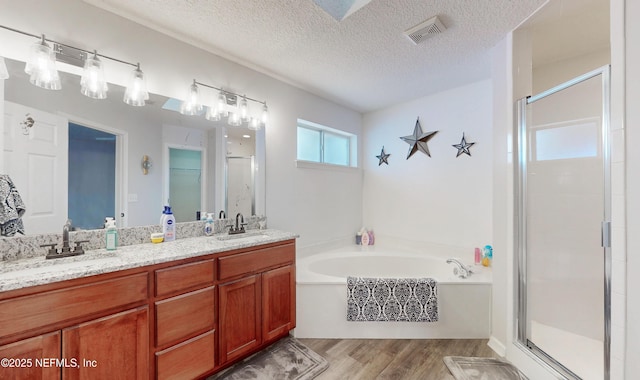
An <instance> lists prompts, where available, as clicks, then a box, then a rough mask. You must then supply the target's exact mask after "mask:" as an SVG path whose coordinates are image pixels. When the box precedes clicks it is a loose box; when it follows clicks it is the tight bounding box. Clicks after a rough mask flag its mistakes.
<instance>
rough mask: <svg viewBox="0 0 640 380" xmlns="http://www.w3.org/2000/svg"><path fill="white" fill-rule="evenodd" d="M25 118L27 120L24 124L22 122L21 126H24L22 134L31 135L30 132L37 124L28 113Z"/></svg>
mask: <svg viewBox="0 0 640 380" xmlns="http://www.w3.org/2000/svg"><path fill="white" fill-rule="evenodd" d="M24 116H25V119H24V120H23V121H22V122H20V125H21V126H22V134H23V135H29V131H30V130H31V128H32V127H33V125H34V124H35V123H36V121H35V120H33V118H32V117H31V114H29V113H27V114H26V115H24Z"/></svg>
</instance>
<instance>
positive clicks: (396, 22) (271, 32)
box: [84, 0, 545, 112]
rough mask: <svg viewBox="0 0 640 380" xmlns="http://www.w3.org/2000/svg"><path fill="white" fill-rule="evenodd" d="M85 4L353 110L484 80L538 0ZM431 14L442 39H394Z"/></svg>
mask: <svg viewBox="0 0 640 380" xmlns="http://www.w3.org/2000/svg"><path fill="white" fill-rule="evenodd" d="M84 1H85V2H87V3H90V4H93V5H95V6H98V7H100V8H103V9H105V10H108V11H111V12H113V13H116V14H118V15H120V16H123V17H125V18H128V19H131V20H132V21H135V22H137V23H140V24H143V25H146V26H148V27H150V28H152V29H155V30H157V31H159V32H162V33H166V34H168V35H171V36H173V37H176V38H178V39H181V40H183V41H185V42H187V43H192V44H194V45H197V46H199V47H201V48H205V49H207V50H209V51H211V52H212V53H214V54H217V55H220V56H222V57H225V58H228V59H230V60H233V61H235V62H238V63H240V64H243V65H246V66H248V67H251V68H253V69H256V70H258V71H261V72H263V73H266V74H269V75H271V76H274V77H276V78H278V79H282V80H285V81H287V82H288V83H291V84H294V85H296V86H298V87H301V88H303V89H305V90H308V91H310V92H312V93H315V94H318V95H320V96H322V97H325V98H328V99H331V100H333V101H336V102H338V103H341V104H344V105H345V106H347V107H350V108H353V109H355V110H358V111H361V112H366V111H371V110H376V109H380V108H383V107H387V106H390V105H393V104H397V103H401V102H405V101H408V100H412V99H416V98H419V97H422V96H425V95H429V94H432V93H436V92H439V91H443V90H446V89H449V88H453V87H456V86H459V85H463V84H466V83H470V82H473V81H477V80H481V79H484V78H489V76H490V56H489V50H490V49H491V48H492V47H493V46H494V45H495V44H496V43H497V42H499V41H500V40H502V39H503V38H504V37H505V35H506V34H507V33H508V32H509V31H511V30H512V29H514V28H515V27H516V26H518V25H519V24H520V23H521V22H522V21H523V20H525V19H526V18H527V17H528V16H529V15H530V14H531V13H533V12H534V11H535V10H536V9H537V8H538V7H540V6H541V5H542V4H543V3H544V2H545V0H473V1H469V0H372V1H370V2H369V3H368V4H365V5H364V6H362V7H361V8H359V9H357V10H355V11H353V12H352V13H350V14H348V15H347V16H346V17H344V18H343V19H342V21H338V20H337V19H336V18H334V16H332V15H330V14H329V13H328V12H326V11H325V10H324V9H323V8H322V7H320V6H319V5H318V4H317V3H316V1H314V0H261V1H257V0H256V1H249V0H243V1H239V0H84ZM353 2H354V1H350V2H349V3H353ZM320 3H322V2H320ZM356 3H360V1H356ZM436 15H437V16H439V18H440V20H441V21H442V22H443V24H444V25H445V27H446V28H447V29H446V31H444V32H443V33H441V34H437V35H434V36H431V37H429V38H427V39H426V40H424V41H423V42H421V43H419V44H418V45H416V44H414V43H413V42H412V41H411V40H410V39H409V38H408V37H406V36H405V35H404V34H403V32H404V31H405V30H406V29H409V28H411V27H413V26H415V25H417V24H419V23H420V22H422V21H424V20H426V19H428V18H430V17H433V16H436Z"/></svg>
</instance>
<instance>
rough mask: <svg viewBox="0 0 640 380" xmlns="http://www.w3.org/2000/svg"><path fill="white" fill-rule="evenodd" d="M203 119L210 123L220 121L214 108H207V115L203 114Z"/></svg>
mask: <svg viewBox="0 0 640 380" xmlns="http://www.w3.org/2000/svg"><path fill="white" fill-rule="evenodd" d="M204 118H205V119H207V120H210V121H220V114H219V113H218V110H217V109H216V107H211V106H209V107H207V113H205V115H204Z"/></svg>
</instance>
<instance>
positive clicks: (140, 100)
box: [122, 64, 149, 107]
mask: <svg viewBox="0 0 640 380" xmlns="http://www.w3.org/2000/svg"><path fill="white" fill-rule="evenodd" d="M122 100H123V101H124V102H125V103H127V104H128V105H130V106H134V107H142V106H144V105H145V104H146V101H147V100H149V92H147V84H146V82H145V80H144V73H143V72H142V70H140V64H138V67H136V68H135V69H134V70H133V71H132V72H131V77H130V79H129V85H128V86H127V89H126V90H125V92H124V98H123V99H122Z"/></svg>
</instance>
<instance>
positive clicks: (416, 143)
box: [400, 118, 438, 160]
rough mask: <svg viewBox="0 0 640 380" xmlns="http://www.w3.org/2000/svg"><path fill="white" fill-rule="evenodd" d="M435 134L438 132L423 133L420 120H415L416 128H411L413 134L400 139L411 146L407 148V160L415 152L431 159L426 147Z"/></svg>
mask: <svg viewBox="0 0 640 380" xmlns="http://www.w3.org/2000/svg"><path fill="white" fill-rule="evenodd" d="M436 133H438V131H433V132H427V133H423V132H422V126H421V125H420V119H419V118H418V119H417V120H416V126H415V127H414V128H413V134H412V135H409V136H403V137H400V138H401V139H402V141H404V142H406V143H407V144H409V145H410V146H411V147H410V148H409V153H407V160H408V159H409V157H411V156H413V154H414V153H415V152H417V151H421V152H422V153H424V154H426V155H427V156H429V157H431V153H429V147H428V146H427V141H429V140H431V138H432V137H433V136H434V135H435V134H436Z"/></svg>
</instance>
